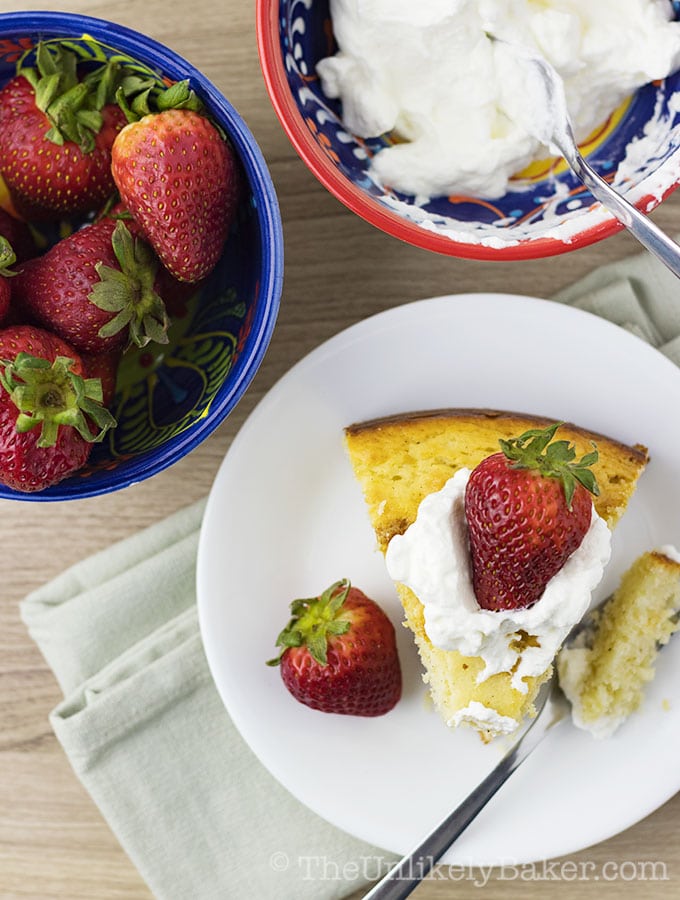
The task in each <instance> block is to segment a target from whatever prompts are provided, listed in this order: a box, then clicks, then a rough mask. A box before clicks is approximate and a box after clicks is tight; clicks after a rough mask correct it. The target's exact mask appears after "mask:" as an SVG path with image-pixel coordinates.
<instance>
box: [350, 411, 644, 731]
mask: <svg viewBox="0 0 680 900" xmlns="http://www.w3.org/2000/svg"><path fill="white" fill-rule="evenodd" d="M553 421H554V420H553ZM550 424H551V420H549V419H545V418H541V417H538V416H529V415H524V414H520V413H510V412H500V411H495V410H478V409H452V410H434V411H427V412H418V413H409V414H404V415H399V416H392V417H389V418H384V419H380V420H372V421H370V422H361V423H357V424H353V425H350V426H348V427H347V428H346V429H345V442H346V447H347V450H348V453H349V458H350V461H351V464H352V467H353V470H354V473H355V476H356V478H357V480H358V481H359V483H360V485H361V487H362V490H363V494H364V498H365V501H366V504H367V507H368V512H369V515H370V519H371V523H372V525H373V529H374V531H375V534H376V538H377V543H378V547H379V548H380V550H381V551H382V552H383V553H386V552H387V549H388V546H389V544H390V541H391V540H392V539H393V538H394V537H395V536H396V535H403V534H404V533H405V532H406V531H407V529H408V528H409V526H411V525H412V524H413V523H414V522H415V520H416V518H417V515H418V510H419V507H420V505H421V502H422V501H423V500H424V499H425V498H426V497H428V498H429V499H428V503H430V502H431V500H432V498H434V499H435V500H436V501H437V502H445V500H446V497H445V493H444V494H441V495H440V494H439V492H442V491H444V492H445V491H446V489H447V486H448V485H449V484H450V483H451V482H452V480H453V476H454V475H455V474H456V473H457V472H459V471H460V470H464V469H474V467H475V466H477V465H478V464H479V463H480V462H481V461H482V460H483V459H484V458H486V457H487V456H490V455H491V454H493V453H496V452H498V450H499V443H498V442H499V439H505V440H509V439H511V438H513V437H516V436H517V435H519V434H522V433H523V432H525V431H527V430H529V429H531V428H545V427H547V426H549V425H550ZM559 435H560V437H561V438H563V439H565V440H568V441H569V442H571V443H573V445H574V446H575V448H576V451H577V453H578V454H580V455H585V454H587V453H589V452H590V451H591V450H592V445H593V443H595V444H596V446H597V449H598V453H599V458H598V461H597V462H596V463H595V464H594V465H593V467H592V468H593V472H594V474H595V476H596V478H597V481H598V484H599V487H600V493H599V496H597V497H595V498H594V507H595V510H596V512H597V514H598V516H599V517H601V519H602V520H603V521H604V523H606V525H607V526H608V527H609V528H613V526H614V525H615V524H616V522H617V521H618V519H619V518H620V516H621V515H622V514H623V512H624V510H625V508H626V505H627V503H628V500H629V498H630V496H631V495H632V493H633V491H634V489H635V485H636V482H637V479H638V478H639V476H640V474H641V472H642V471H643V469H644V467H645V465H646V462H647V451H646V449H645V448H644V447H642V446H639V445H636V446H634V447H630V446H627V445H625V444H623V443H620V442H618V441H616V440H613V439H611V438H608V437H605V436H604V435H601V434H597V433H594V432H590V431H587V430H585V429H582V428H579V427H578V426H576V425H572V424H564V425H562V426H561V427H560V430H559ZM605 530H606V529H605ZM437 540H438V537H437V536H436V535H435V536H434V537H433V542H436V541H437ZM565 568H566V566H565ZM396 587H397V591H398V594H399V597H400V599H401V602H402V605H403V607H404V611H405V613H406V624H407V625H408V627H409V628H410V629H411V630H412V632H413V634H414V636H415V641H416V644H417V647H418V651H419V653H420V656H421V660H422V663H423V666H424V669H425V674H424V679H425V681H426V682H427V683H428V684H429V687H430V692H431V695H432V699H433V701H434V705H435V707H436V708H437V709H438V710H439V712H440V714H441V715H442V717H443V718H444V720H445V721H446V722H447V724H449V725H451V726H456V725H463V724H465V725H471V726H473V727H475V728H476V729H477V730H478V731H479V733H480V734H481V735H482V737H483V738H484V739H488V738H490V737H493V736H495V735H496V734H500V733H509V732H510V731H512V730H514V729H515V728H516V727H517V725H518V724H519V723H520V722H521V721H522V720H523V719H524V717H525V716H527V715H533V714H534V712H535V710H534V707H533V700H534V698H535V696H536V693H537V692H538V688H539V686H540V684H541V683H542V682H543V681H545V680H546V679H547V678H548V677H549V675H550V674H551V672H552V666H551V663H552V659H553V656H554V653H553V654H552V655H551V657H550V660H549V661H548V663H547V664H546V665H545V667H544V668H543V669H541V671H540V672H539V673H538V674H537V675H535V676H531V677H521V678H518V677H517V671H513V670H510V669H508V670H507V671H498V672H495V673H493V674H489V672H488V664H487V663H486V662H485V660H484V659H482V658H481V657H480V656H478V655H474V654H465V653H461V652H459V651H458V650H451V649H443V648H441V647H439V646H436V645H435V644H434V643H433V641H432V640H431V637H430V635H429V634H428V630H427V627H426V615H425V610H424V607H423V603H422V602H421V600H420V598H419V597H418V596H416V594H415V593H414V592H413V591H412V590H410V589H409V588H408V587H406V585H405V584H403V583H401V582H400V581H399V580H398V579H397V581H396ZM541 602H542V601H539V602H538V603H537V604H535V606H534V607H533V609H536V608H538V607H540V604H541ZM483 612H485V613H489V611H488V610H485V611H483ZM528 612H531V611H528ZM490 615H492V616H493V615H499V614H498V613H490ZM499 621H500V620H499ZM527 621H531V617H528V619H527ZM511 627H512V626H511ZM565 633H566V632H565ZM507 642H508V644H509V650H510V651H511V654H510V655H513V654H514V656H515V657H517V658H519V657H522V658H523V657H524V656H527V657H529V656H531V655H532V654H537V653H538V652H539V649H540V638H538V637H537V636H536V634H532V633H531V630H530V628H529V629H526V630H525V629H524V628H522V627H518V628H517V630H516V631H515V632H514V633H511V634H509V635H507ZM556 650H557V648H555V652H556Z"/></svg>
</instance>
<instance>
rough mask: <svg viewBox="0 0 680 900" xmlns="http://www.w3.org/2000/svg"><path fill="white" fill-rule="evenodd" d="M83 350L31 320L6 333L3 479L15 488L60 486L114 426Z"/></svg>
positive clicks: (1, 391)
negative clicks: (86, 370) (81, 353)
mask: <svg viewBox="0 0 680 900" xmlns="http://www.w3.org/2000/svg"><path fill="white" fill-rule="evenodd" d="M83 376H84V371H83V364H82V361H81V360H80V358H79V356H78V354H77V353H76V352H75V351H74V349H73V348H72V347H70V346H69V345H68V344H67V343H65V342H64V341H62V340H61V339H60V338H58V337H56V336H55V335H52V334H50V333H49V332H47V331H44V330H42V329H40V328H35V327H33V326H30V325H17V326H14V327H11V328H6V329H2V330H0V481H1V482H2V483H3V484H6V485H7V486H8V487H10V488H13V489H14V490H17V491H39V490H43V489H44V488H46V487H50V486H51V485H53V484H57V483H58V482H60V481H62V480H63V479H64V478H66V477H67V476H69V475H71V474H72V473H73V472H76V471H77V470H78V469H80V468H82V466H83V465H84V464H85V463H86V461H87V459H88V457H89V455H90V451H91V449H92V445H93V443H95V442H96V441H101V440H102V438H103V437H104V434H105V433H106V431H108V429H109V428H112V427H114V426H115V424H116V423H115V420H114V418H113V416H112V415H111V413H110V412H109V411H108V410H107V409H105V408H104V407H103V406H102V404H101V396H102V393H101V383H100V382H99V381H98V379H88V378H85V377H83Z"/></svg>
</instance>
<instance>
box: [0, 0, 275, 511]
mask: <svg viewBox="0 0 680 900" xmlns="http://www.w3.org/2000/svg"><path fill="white" fill-rule="evenodd" d="M282 280H283V240H282V230H281V220H280V215H279V209H278V203H277V199H276V194H275V191H274V187H273V185H272V182H271V178H270V176H269V172H268V170H267V166H266V163H265V161H264V159H263V157H262V154H261V152H260V150H259V148H258V146H257V144H256V142H255V140H254V138H253V137H252V135H251V133H250V131H249V129H248V127H247V125H246V124H245V123H244V121H243V120H242V119H241V117H240V116H239V115H238V113H237V112H236V111H235V110H234V108H233V107H232V106H231V104H230V103H229V102H228V100H227V99H226V98H225V97H224V96H223V95H222V94H221V93H220V92H219V91H218V89H217V88H216V87H215V86H214V85H213V84H211V82H209V81H208V80H207V79H206V78H205V76H203V75H202V74H201V73H200V72H199V71H198V70H197V69H195V68H194V67H193V66H192V65H191V64H190V63H188V62H187V61H186V60H184V59H182V58H181V57H180V56H178V55H177V54H175V53H174V52H173V51H172V50H170V49H168V48H166V47H164V46H162V45H160V44H158V43H157V42H156V41H154V40H152V39H151V38H148V37H145V36H144V35H141V34H139V33H137V32H134V31H131V30H130V29H127V28H124V27H122V26H118V25H115V24H113V23H111V22H106V21H104V20H100V19H94V18H91V17H88V16H79V15H72V14H67V13H43V12H22V13H8V14H4V15H2V16H0V497H5V498H14V499H26V500H66V499H72V498H79V497H85V496H92V495H96V494H101V493H106V492H109V491H113V490H117V489H120V488H123V487H126V486H128V485H130V484H133V483H135V482H137V481H141V480H143V479H145V478H148V477H149V476H151V475H153V474H155V473H157V472H159V471H160V470H162V469H164V468H166V467H168V466H170V465H172V464H173V463H174V462H176V461H177V460H178V459H180V458H181V457H183V456H184V455H186V454H187V453H188V452H190V451H191V450H192V449H193V448H195V447H196V446H197V445H198V444H199V443H200V442H201V441H203V440H204V439H205V438H206V437H207V436H208V435H209V434H211V433H212V431H213V430H214V429H215V428H216V427H217V426H218V425H219V424H220V423H221V422H222V421H223V420H224V418H225V417H226V416H227V415H228V414H229V412H230V411H231V410H232V409H233V408H234V406H235V405H236V403H237V402H238V401H239V400H240V398H241V397H242V395H243V393H244V392H245V390H246V389H247V387H248V385H249V383H250V381H251V380H252V378H253V376H254V374H255V372H256V370H257V368H258V366H259V364H260V362H261V360H262V357H263V355H264V353H265V351H266V349H267V346H268V344H269V340H270V338H271V334H272V331H273V328H274V325H275V321H276V316H277V312H278V306H279V299H280V294H281V287H282Z"/></svg>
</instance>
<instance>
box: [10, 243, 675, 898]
mask: <svg viewBox="0 0 680 900" xmlns="http://www.w3.org/2000/svg"><path fill="white" fill-rule="evenodd" d="M679 294H680V285H679V284H678V282H677V280H676V279H675V278H674V276H672V275H671V274H670V273H669V272H667V270H666V269H665V268H664V267H663V266H661V264H660V263H658V262H656V261H655V260H653V259H652V258H651V257H650V256H648V255H647V254H642V255H639V256H635V257H632V258H631V259H628V260H626V261H624V262H622V263H617V264H614V265H611V266H606V267H603V268H601V269H599V270H597V271H595V272H593V273H592V274H591V275H589V276H588V277H586V278H585V279H583V280H582V281H580V282H579V283H578V284H576V285H574V286H572V287H570V288H568V289H567V290H564V291H561V292H560V293H559V294H558V295H557V296H556V297H555V298H554V299H556V300H558V301H560V302H564V303H571V304H573V305H575V306H579V307H581V308H583V309H586V310H588V311H590V312H594V313H596V314H598V315H601V316H604V317H606V318H608V319H610V320H612V321H614V322H616V323H617V324H619V325H621V326H622V327H624V328H627V329H629V330H631V331H633V332H634V333H636V334H638V335H639V336H640V337H641V338H644V339H645V340H647V341H649V342H650V343H652V344H653V345H654V346H656V347H658V348H659V349H660V350H661V352H663V353H665V354H666V355H668V356H669V357H670V358H671V359H673V360H674V361H675V362H676V363H678V364H680V297H679V296H678V295H679ZM203 508H204V503H203V502H201V503H198V504H195V505H193V506H191V507H189V508H187V509H185V510H182V511H180V512H179V513H176V514H175V515H173V516H171V517H170V518H168V519H166V520H164V521H162V522H159V523H158V524H156V525H154V526H152V527H151V528H150V529H147V530H146V531H144V532H142V533H141V534H139V535H136V536H135V537H133V538H130V539H128V540H126V541H122V542H121V543H119V544H116V545H115V546H114V547H112V548H110V549H108V550H106V551H105V552H103V553H99V554H97V555H95V556H93V557H91V558H90V559H87V560H85V561H83V562H81V563H79V564H77V565H76V566H74V567H73V568H71V569H69V570H68V571H67V572H65V573H63V574H62V575H61V576H59V577H58V578H56V579H55V580H54V581H52V582H50V583H49V584H47V585H46V586H44V587H43V588H41V589H40V590H38V591H36V592H35V593H33V594H32V595H30V596H29V597H27V598H26V599H25V601H24V602H23V603H22V607H21V610H22V615H23V618H24V621H25V623H26V625H27V626H28V628H29V631H30V633H31V635H32V637H33V638H34V640H35V641H36V643H37V644H38V646H39V647H40V649H41V651H42V653H43V655H44V657H45V659H46V660H47V662H48V663H49V665H50V666H51V667H52V669H53V670H54V674H55V676H56V678H57V680H58V682H59V684H60V686H61V688H62V690H63V693H64V700H63V702H61V703H60V704H59V705H58V706H57V708H56V709H55V710H54V711H53V712H52V714H51V716H50V722H51V724H52V727H53V728H54V731H55V733H56V735H57V737H58V739H59V741H60V742H61V744H62V746H63V748H64V750H65V752H66V754H67V756H68V758H69V760H70V761H71V764H72V766H73V768H74V770H75V772H76V774H77V775H78V777H79V778H80V779H81V781H82V783H83V784H84V785H85V787H86V789H87V790H88V791H89V792H90V794H91V796H92V798H93V799H94V801H95V802H96V803H97V805H98V806H99V808H100V810H101V812H102V814H103V815H104V817H105V819H106V820H107V821H108V823H109V825H110V826H111V828H112V829H113V831H114V833H115V834H116V835H117V837H118V839H119V840H120V842H121V844H122V846H123V847H124V848H125V850H126V851H127V853H128V854H129V856H130V858H131V859H132V861H133V862H134V863H135V865H136V866H137V867H138V869H139V871H140V873H141V874H142V876H143V877H144V878H145V879H146V881H147V883H148V884H149V886H150V888H151V890H152V891H153V893H154V894H155V896H157V897H158V898H160V900H212V898H215V900H217V898H219V900H226V898H237V900H241V898H253V900H269V898H275V900H306V898H314V900H332V898H339V897H343V896H346V895H347V894H348V893H351V892H353V891H355V890H357V889H358V888H360V887H361V886H362V884H365V883H366V876H368V877H369V878H370V877H371V876H373V877H375V875H376V874H378V873H379V872H380V871H384V870H385V869H386V867H387V866H388V865H389V863H390V862H391V861H392V860H393V859H394V857H392V856H390V855H389V854H387V853H385V852H384V851H382V850H379V849H377V848H375V847H370V846H367V845H366V844H364V843H362V842H360V841H358V840H355V839H354V838H352V837H350V836H348V835H347V834H344V833H343V832H340V831H338V830H337V829H335V828H333V827H332V826H330V825H329V824H327V823H326V822H324V821H323V820H322V819H320V818H318V817H317V816H316V815H315V814H313V813H311V812H310V811H309V810H308V809H306V808H305V807H303V806H302V805H301V804H299V803H298V802H297V801H296V800H295V799H294V798H293V797H292V796H291V795H290V794H288V793H287V792H286V791H285V790H284V789H283V788H282V787H281V786H280V785H279V784H278V783H277V782H276V781H275V780H274V779H273V778H272V777H271V776H270V775H269V773H268V772H267V771H266V770H265V769H264V768H263V767H262V766H261V765H260V763H259V762H258V760H257V759H256V758H255V756H254V755H253V754H252V753H251V751H250V750H249V748H248V747H247V746H246V745H245V744H244V742H243V740H242V739H241V737H240V736H239V734H238V733H237V731H236V729H235V728H234V726H233V724H232V723H231V721H230V719H229V717H228V715H227V713H226V712H225V710H224V707H223V706H222V704H221V701H220V699H219V697H218V694H217V691H216V689H215V687H214V685H213V683H212V680H211V677H210V674H209V671H208V668H207V664H206V661H205V657H204V655H203V648H202V645H201V640H200V634H199V630H198V624H197V616H196V607H195V601H196V598H195V584H194V579H195V563H196V550H197V545H198V534H199V528H200V522H201V517H202V513H203Z"/></svg>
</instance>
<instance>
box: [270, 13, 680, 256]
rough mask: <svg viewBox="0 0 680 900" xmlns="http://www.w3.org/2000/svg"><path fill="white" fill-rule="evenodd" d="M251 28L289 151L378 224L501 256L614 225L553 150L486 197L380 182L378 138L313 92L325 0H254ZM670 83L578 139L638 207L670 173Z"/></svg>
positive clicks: (561, 248) (676, 164) (582, 240)
mask: <svg viewBox="0 0 680 900" xmlns="http://www.w3.org/2000/svg"><path fill="white" fill-rule="evenodd" d="M674 9H675V6H674ZM257 30H258V45H259V51H260V62H261V65H262V70H263V73H264V77H265V81H266V84H267V89H268V91H269V95H270V97H271V100H272V103H273V105H274V108H275V110H276V112H277V115H278V116H279V119H280V120H281V123H282V125H283V127H284V129H285V130H286V132H287V134H288V136H289V138H290V140H291V141H292V143H293V145H294V147H295V148H296V150H297V152H298V153H299V154H300V156H301V157H302V159H303V160H304V162H305V163H306V164H307V166H308V167H309V168H310V169H311V171H312V172H313V173H314V174H315V175H316V177H317V178H318V179H319V180H320V181H321V183H322V184H324V185H325V186H326V187H327V188H328V190H329V191H331V193H333V194H334V195H335V196H336V197H337V198H338V199H339V200H341V201H342V202H343V203H344V204H345V205H346V206H348V207H349V208H350V209H351V210H353V211H354V212H355V213H357V214H358V215H360V216H362V217H363V218H364V219H366V220H367V221H369V222H371V223H372V224H373V225H376V226H377V227H378V228H380V229H382V230H383V231H386V232H388V233H389V234H392V235H395V236H396V237H398V238H401V239H402V240H404V241H408V242H409V243H411V244H415V245H416V246H419V247H424V248H426V249H428V250H434V251H437V252H439V253H445V254H449V255H452V256H460V257H468V258H474V259H505V260H507V259H530V258H536V257H541V256H550V255H553V254H557V253H564V252H567V251H569V250H575V249H577V248H579V247H583V246H585V245H586V244H590V243H593V242H594V241H598V240H600V239H601V238H604V237H607V236H608V235H610V234H613V233H614V232H616V231H619V230H620V229H621V228H622V227H623V226H621V225H620V224H619V222H617V221H616V220H615V219H614V218H613V217H612V216H611V215H610V214H609V213H607V212H606V211H605V210H603V209H602V207H601V206H600V204H599V203H598V202H597V201H595V200H594V199H593V197H592V196H591V194H590V193H589V192H588V191H587V190H586V189H585V188H584V187H583V186H582V185H581V183H580V181H579V180H578V179H577V178H576V177H575V176H574V175H572V174H571V172H570V171H569V170H568V169H567V167H566V164H565V163H564V162H562V161H561V160H555V159H551V160H545V161H544V162H542V163H539V164H534V165H532V166H531V167H530V169H529V170H528V171H527V172H526V173H523V177H522V178H520V179H518V180H516V181H515V182H514V183H513V190H512V191H509V192H508V193H507V194H506V195H505V196H504V197H502V198H500V199H499V200H493V201H486V200H483V199H476V198H474V197H467V196H460V195H459V196H451V197H436V198H429V199H424V200H420V199H418V198H415V197H413V196H409V195H405V194H400V193H399V192H397V191H393V190H387V189H385V188H383V187H381V186H380V185H379V184H377V183H376V182H375V181H373V179H372V178H371V176H370V174H369V163H370V158H371V156H373V155H374V154H375V153H377V152H379V151H380V150H381V149H382V148H383V147H385V146H387V145H388V144H389V143H390V137H389V136H384V137H382V138H379V139H375V140H369V141H366V140H361V139H358V138H356V137H355V136H353V135H351V134H349V133H348V132H347V131H346V129H345V128H344V127H343V124H342V119H341V107H340V104H339V102H338V101H336V100H329V99H328V98H327V97H325V96H324V94H323V92H322V90H321V86H320V84H319V79H318V77H317V76H316V64H317V62H318V61H319V60H320V59H322V58H323V57H326V56H329V55H331V54H332V53H334V52H335V50H336V45H335V42H334V38H333V29H332V22H331V18H330V14H329V3H328V0H257ZM679 88H680V73H676V74H675V75H673V76H671V77H670V78H667V79H666V80H665V81H664V82H663V83H660V84H654V85H649V86H647V87H644V88H642V89H641V90H640V91H638V92H637V93H636V94H635V96H633V97H632V98H630V100H629V101H628V102H627V103H626V104H624V105H623V106H622V107H620V108H619V109H618V110H616V112H615V113H613V114H612V115H611V116H610V118H609V120H608V121H607V122H605V123H603V125H602V126H601V128H600V129H599V130H598V132H597V133H596V134H594V135H592V136H591V138H590V139H589V140H588V142H587V143H586V144H585V145H583V146H582V150H583V152H584V153H585V154H586V155H587V157H588V161H589V162H590V164H591V165H592V166H593V168H594V169H596V170H597V171H598V172H599V173H600V174H601V175H603V176H604V177H605V178H606V179H607V180H609V181H611V182H613V184H614V186H615V187H616V188H617V189H619V190H620V191H621V192H622V193H624V194H625V195H626V197H627V198H628V199H629V200H631V201H632V202H634V203H635V205H636V206H637V207H638V208H639V209H642V210H643V211H645V212H648V211H650V210H651V209H653V208H654V207H655V206H656V205H657V204H658V203H660V202H661V201H662V200H663V199H664V198H665V197H666V196H667V195H668V194H669V193H670V192H671V191H672V190H673V189H674V188H675V187H676V186H677V184H678V181H680V153H676V152H675V151H676V150H677V149H678V147H679V146H680V109H679V108H678V104H677V103H675V102H674V101H673V96H674V94H675V93H676V91H678V89H679ZM646 129H651V132H650V134H649V135H647V134H646ZM642 140H644V144H641V143H639V142H640V141H642ZM633 141H635V142H636V144H637V151H638V156H640V155H641V154H640V153H639V151H640V149H641V148H642V147H644V154H642V155H641V158H636V159H635V161H634V163H631V160H630V159H629V164H628V165H627V167H626V169H627V174H626V175H625V177H624V175H623V174H621V172H620V171H619V170H620V164H621V163H622V161H623V160H624V159H625V158H626V154H627V153H628V152H629V150H630V148H631V146H632V145H631V142H633Z"/></svg>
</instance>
